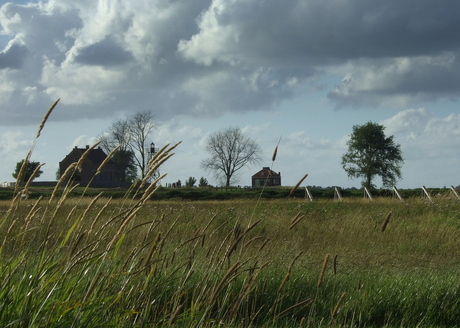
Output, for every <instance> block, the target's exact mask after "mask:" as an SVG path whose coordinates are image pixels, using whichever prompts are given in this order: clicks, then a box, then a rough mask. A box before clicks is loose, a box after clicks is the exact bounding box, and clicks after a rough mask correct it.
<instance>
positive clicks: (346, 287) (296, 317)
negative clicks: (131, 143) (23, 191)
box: [0, 195, 460, 327]
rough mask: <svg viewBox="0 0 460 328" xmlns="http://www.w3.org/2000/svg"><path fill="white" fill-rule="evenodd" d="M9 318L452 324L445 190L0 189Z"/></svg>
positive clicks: (455, 221) (5, 321)
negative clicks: (308, 196) (37, 192)
mask: <svg viewBox="0 0 460 328" xmlns="http://www.w3.org/2000/svg"><path fill="white" fill-rule="evenodd" d="M0 211H1V216H2V221H1V226H0V232H1V234H0V235H1V236H2V238H3V239H2V244H1V264H0V272H1V277H2V278H1V281H0V284H1V285H0V293H1V294H0V323H1V324H2V325H3V326H7V325H9V326H10V327H45V326H46V327H83V326H84V327H152V326H177V327H191V326H193V327H201V326H235V327H236V326H238V327H240V326H260V327H286V326H289V327H292V326H303V327H318V326H356V327H372V326H375V327H381V326H387V327H393V326H395V327H396V326H398V327H400V326H404V327H406V326H407V327H409V326H412V327H413V326H417V325H418V326H420V327H452V326H454V325H456V324H457V322H460V299H459V293H460V289H459V288H460V278H458V277H459V276H460V275H459V271H460V269H459V261H460V256H459V255H460V254H459V253H460V250H459V249H458V232H459V228H460V204H459V202H458V200H455V199H450V198H449V199H448V198H445V199H437V200H436V201H435V202H433V203H431V202H426V201H423V200H421V199H419V198H411V199H409V200H407V201H405V202H399V201H396V200H392V199H376V200H374V201H373V202H371V201H369V200H362V199H351V200H344V201H343V202H336V201H333V200H320V201H316V202H306V201H304V200H299V199H289V198H288V199H286V198H284V199H280V200H261V201H258V200H257V199H246V200H232V201H195V202H184V201H152V200H150V197H147V198H145V199H143V200H142V198H140V199H139V197H137V198H136V199H135V200H133V199H132V198H124V199H123V198H121V199H116V200H113V199H110V198H105V197H104V195H101V196H98V197H92V198H81V197H65V195H64V196H61V197H59V198H57V199H53V200H51V201H50V199H45V198H42V199H37V200H22V201H21V200H19V199H17V200H16V201H14V202H11V201H5V202H1V203H0Z"/></svg>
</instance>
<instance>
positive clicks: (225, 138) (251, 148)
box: [201, 127, 261, 186]
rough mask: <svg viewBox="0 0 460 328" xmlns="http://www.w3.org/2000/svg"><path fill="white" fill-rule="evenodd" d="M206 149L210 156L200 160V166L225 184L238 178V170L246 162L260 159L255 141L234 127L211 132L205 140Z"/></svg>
mask: <svg viewBox="0 0 460 328" xmlns="http://www.w3.org/2000/svg"><path fill="white" fill-rule="evenodd" d="M206 150H207V151H208V152H209V154H210V155H211V157H210V158H208V159H206V160H204V161H202V162H201V166H202V167H203V168H204V169H205V170H208V171H211V172H213V173H214V175H215V177H216V179H218V180H219V181H225V185H226V186H230V183H232V182H235V181H236V180H237V179H238V177H237V173H238V171H239V170H241V169H242V168H243V167H244V166H245V165H246V164H249V163H257V162H259V161H260V159H261V149H260V147H259V145H258V144H257V142H256V141H255V140H254V139H251V138H249V137H246V136H245V135H244V134H243V132H242V131H241V129H239V128H235V127H230V128H226V129H224V130H222V131H219V132H215V133H213V134H212V135H211V136H210V137H209V139H208V140H207V142H206Z"/></svg>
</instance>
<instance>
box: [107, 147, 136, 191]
mask: <svg viewBox="0 0 460 328" xmlns="http://www.w3.org/2000/svg"><path fill="white" fill-rule="evenodd" d="M111 159H112V161H113V162H114V163H115V166H116V171H115V180H116V181H120V182H131V183H132V182H134V181H135V180H136V178H137V166H136V162H135V160H134V152H133V151H131V150H127V149H125V150H117V151H115V153H114V154H113V155H112V158H111Z"/></svg>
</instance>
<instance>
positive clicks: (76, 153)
mask: <svg viewBox="0 0 460 328" xmlns="http://www.w3.org/2000/svg"><path fill="white" fill-rule="evenodd" d="M88 149H89V146H86V148H78V147H77V146H75V148H73V149H72V151H71V152H70V153H69V154H68V155H67V156H66V157H65V158H64V159H63V160H62V161H61V162H59V171H60V174H61V175H62V174H64V172H65V170H66V169H67V168H68V167H69V166H70V165H71V164H72V163H74V162H78V160H79V159H80V158H81V157H82V155H83V154H84V153H85V151H87V150H88ZM106 158H107V154H106V153H105V152H104V151H103V150H102V149H101V148H100V147H99V148H95V149H92V150H91V151H90V153H89V154H88V156H86V158H85V159H84V161H83V163H82V166H81V172H79V173H78V174H77V175H76V176H75V179H74V180H75V182H78V183H80V185H81V186H86V185H88V183H89V182H90V181H91V180H92V181H91V187H116V186H118V184H120V183H119V182H117V181H116V179H115V171H116V166H115V163H114V162H113V161H112V160H109V161H108V162H107V163H106V164H105V165H104V167H103V168H102V169H101V173H99V174H98V175H96V176H94V175H95V174H96V172H97V169H98V168H99V166H100V165H101V163H102V162H103V161H104V160H105V159H106ZM93 177H94V178H93Z"/></svg>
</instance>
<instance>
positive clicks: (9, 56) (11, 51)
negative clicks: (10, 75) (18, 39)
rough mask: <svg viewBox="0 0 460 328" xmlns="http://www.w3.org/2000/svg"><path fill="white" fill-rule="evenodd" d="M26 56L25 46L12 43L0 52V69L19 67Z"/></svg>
mask: <svg viewBox="0 0 460 328" xmlns="http://www.w3.org/2000/svg"><path fill="white" fill-rule="evenodd" d="M26 56H27V48H26V47H24V46H21V45H16V44H13V45H12V46H11V47H9V48H8V49H7V50H4V51H2V52H0V69H5V68H12V69H20V68H21V67H22V64H23V62H24V59H25V58H26Z"/></svg>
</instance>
